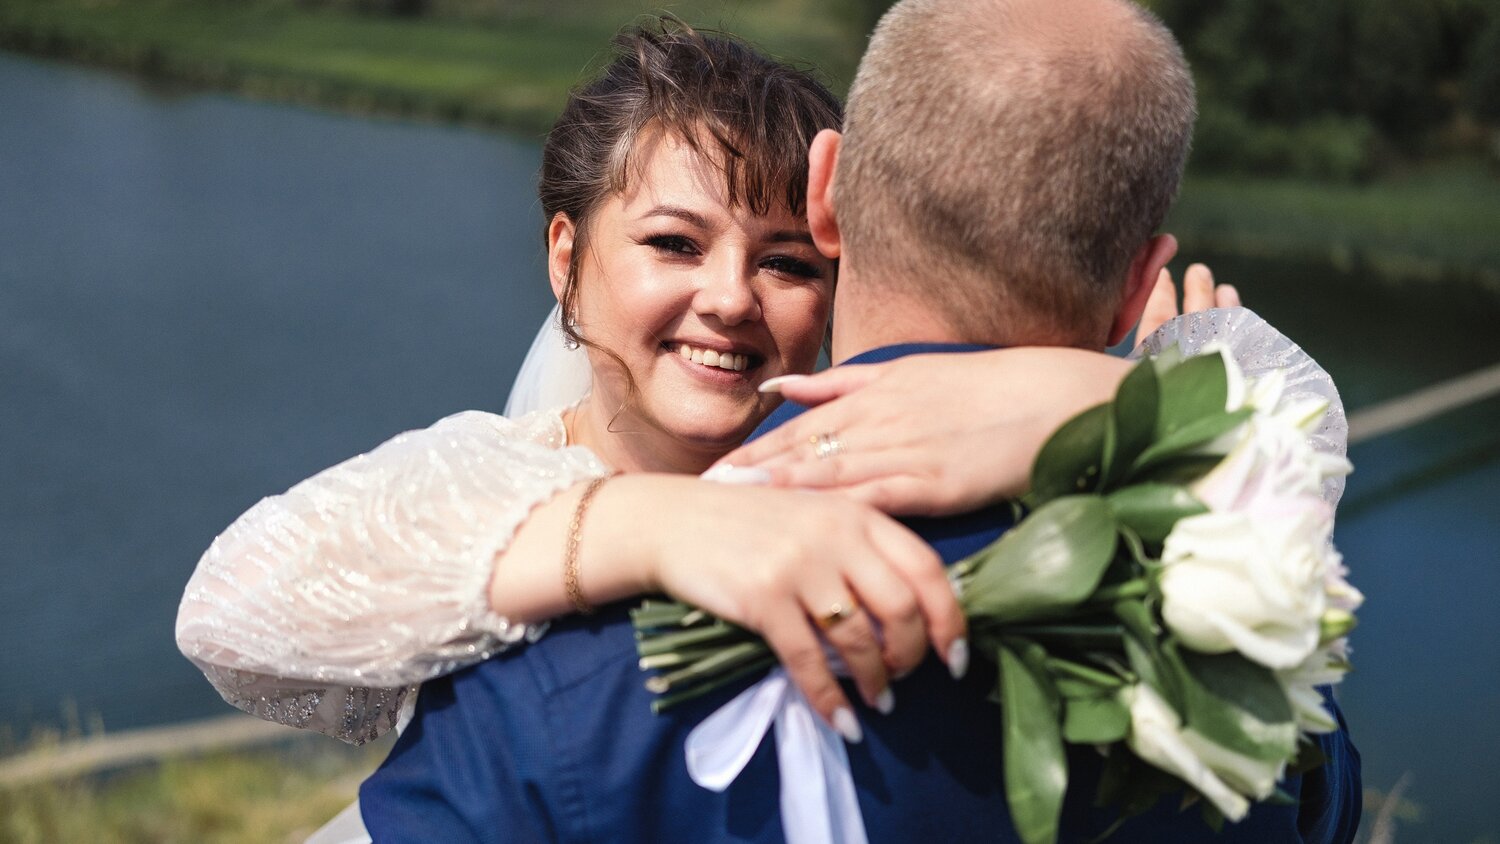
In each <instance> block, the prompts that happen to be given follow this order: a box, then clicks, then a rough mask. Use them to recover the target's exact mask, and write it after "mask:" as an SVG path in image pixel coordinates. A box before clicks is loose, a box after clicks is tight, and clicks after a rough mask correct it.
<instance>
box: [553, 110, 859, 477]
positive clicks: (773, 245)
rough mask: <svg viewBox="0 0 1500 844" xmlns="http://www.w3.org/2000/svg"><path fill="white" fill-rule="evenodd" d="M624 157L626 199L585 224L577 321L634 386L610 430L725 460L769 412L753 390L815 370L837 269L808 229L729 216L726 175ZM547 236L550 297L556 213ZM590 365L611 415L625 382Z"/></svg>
mask: <svg viewBox="0 0 1500 844" xmlns="http://www.w3.org/2000/svg"><path fill="white" fill-rule="evenodd" d="M710 146H711V145H705V148H710ZM635 154H636V155H637V162H639V166H637V167H635V168H634V169H633V170H632V172H631V174H630V179H629V181H630V185H629V187H627V189H626V190H625V191H624V192H622V193H620V194H616V195H613V196H611V197H609V198H608V199H606V200H604V201H603V202H602V203H601V205H600V207H599V208H598V209H597V210H596V212H595V213H594V216H593V218H592V219H591V220H590V221H589V230H588V233H587V237H586V238H585V241H586V243H585V245H584V247H583V250H584V251H583V254H582V255H580V256H578V257H579V261H578V273H579V277H578V298H577V304H576V307H575V311H574V317H575V319H576V320H577V327H578V330H579V332H580V333H581V334H582V336H584V337H585V338H587V339H588V340H590V341H592V342H594V343H597V344H599V345H600V346H602V347H603V348H604V349H607V350H608V351H611V352H614V353H615V354H617V355H619V357H620V359H621V360H623V362H624V365H625V367H626V368H628V369H629V372H630V375H631V376H632V377H633V378H634V381H635V386H636V394H635V396H634V397H633V398H632V399H631V401H630V403H629V405H628V406H627V407H626V410H625V412H624V413H623V414H621V415H620V416H619V418H618V419H616V420H615V422H614V424H613V425H612V426H611V427H612V429H613V430H639V429H640V428H641V427H642V426H645V427H646V428H649V429H655V430H656V431H659V432H661V433H664V434H666V435H667V436H668V437H670V438H671V439H672V440H675V441H676V442H677V443H678V444H679V445H680V446H684V447H686V448H688V449H689V450H691V451H695V452H713V451H716V452H719V453H722V452H723V451H725V450H727V449H729V448H731V447H733V446H734V445H737V444H738V443H739V442H740V441H742V440H743V439H744V438H745V437H746V436H747V435H749V433H750V432H751V431H752V430H754V428H755V426H756V425H757V424H759V422H760V421H761V420H762V419H764V418H765V416H766V414H768V413H769V412H770V411H771V410H772V409H773V408H774V407H775V405H776V403H777V401H778V400H777V399H776V398H775V397H772V396H766V395H762V394H760V393H759V392H757V391H756V387H757V386H759V385H760V383H761V382H763V381H765V380H766V379H768V378H773V377H775V376H777V375H785V374H787V373H793V372H810V371H811V370H812V368H813V366H814V364H815V363H816V360H817V355H818V349H819V346H820V344H821V342H822V339H823V335H824V329H825V326H826V324H827V321H828V310H829V307H830V301H831V291H832V285H833V275H834V265H833V262H832V261H830V260H829V259H827V258H824V257H823V256H822V255H821V254H820V253H819V252H818V251H817V249H816V248H815V247H814V246H813V244H812V239H811V237H810V236H809V234H808V228H807V220H806V218H805V217H797V216H794V215H793V214H792V213H791V212H789V211H787V210H785V209H780V210H777V211H774V212H772V213H770V214H768V215H766V216H757V215H755V214H754V213H753V212H751V211H750V210H749V209H748V208H745V207H743V206H742V205H741V206H738V207H730V205H729V202H728V195H727V187H726V185H725V180H724V176H723V173H722V172H721V171H720V169H719V168H718V167H717V166H715V163H714V162H712V161H709V160H705V158H704V157H703V156H701V155H699V154H698V153H697V152H695V151H694V150H693V149H692V147H690V146H688V145H687V144H686V143H684V142H683V141H682V140H681V139H680V138H678V137H676V136H672V135H656V136H655V137H650V136H645V137H642V138H641V139H640V141H639V143H638V144H637V147H636V153H635ZM549 234H550V237H549V241H550V244H551V249H550V270H551V273H552V278H553V285H554V289H561V285H560V279H566V276H567V262H568V260H569V259H570V258H571V257H572V256H571V252H572V243H573V234H574V232H573V228H572V224H571V222H569V221H568V220H567V219H566V218H565V217H563V216H561V215H559V217H558V218H557V219H555V220H554V221H553V223H552V228H551V231H550V233H549ZM589 356H590V360H591V363H592V365H593V369H594V398H595V399H596V400H597V401H598V405H597V408H598V410H599V411H600V412H602V413H604V414H613V413H614V412H615V411H616V410H617V409H619V408H620V407H621V406H622V405H623V404H624V403H625V401H626V399H627V397H628V396H629V387H628V383H627V380H626V379H625V378H624V377H623V373H622V372H621V369H620V365H619V363H618V362H616V361H615V360H613V359H612V358H611V357H610V356H609V355H608V354H606V353H603V352H600V351H599V350H596V349H590V350H589ZM715 456H716V455H715Z"/></svg>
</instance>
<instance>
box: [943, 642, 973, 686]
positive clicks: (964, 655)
mask: <svg viewBox="0 0 1500 844" xmlns="http://www.w3.org/2000/svg"><path fill="white" fill-rule="evenodd" d="M948 673H949V674H952V675H953V679H955V680H962V679H963V678H964V675H965V674H967V673H969V640H968V639H954V640H953V644H951V645H949V646H948Z"/></svg>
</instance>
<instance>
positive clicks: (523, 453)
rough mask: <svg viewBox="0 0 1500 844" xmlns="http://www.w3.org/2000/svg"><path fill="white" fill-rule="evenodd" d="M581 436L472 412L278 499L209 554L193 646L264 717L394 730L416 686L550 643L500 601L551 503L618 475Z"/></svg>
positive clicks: (193, 614)
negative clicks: (512, 551)
mask: <svg viewBox="0 0 1500 844" xmlns="http://www.w3.org/2000/svg"><path fill="white" fill-rule="evenodd" d="M565 440H566V433H565V431H564V429H563V426H562V420H561V418H560V417H559V416H558V414H557V413H556V412H540V413H534V414H530V415H528V416H526V417H523V418H521V419H518V420H514V421H512V420H510V419H507V418H505V417H502V416H495V415H493V414H488V413H480V412H477V411H471V412H467V413H460V414H457V415H455V416H450V417H448V418H446V419H443V420H442V421H440V422H438V423H437V424H435V425H433V426H432V427H430V428H426V429H424V430H420V431H411V432H407V433H405V434H401V435H400V436H397V437H395V438H394V439H392V440H390V441H388V442H386V443H384V444H382V445H381V446H380V447H378V448H376V449H375V450H374V451H371V452H370V453H368V454H364V455H360V456H359V457H355V458H353V459H351V460H348V461H345V462H344V463H341V464H339V465H337V466H334V467H333V468H331V469H328V470H326V471H324V472H321V473H319V474H317V475H314V476H313V477H311V478H309V479H307V480H305V481H303V482H301V483H299V484H297V485H296V486H294V487H292V488H291V489H290V490H288V491H287V492H286V493H284V494H282V495H278V496H274V497H272V498H267V499H264V500H262V501H261V502H260V503H258V504H256V505H255V506H254V507H252V508H250V510H249V511H248V512H246V513H245V514H244V515H243V516H241V517H240V518H239V519H238V520H236V521H235V523H234V524H232V525H230V526H229V528H228V529H227V530H225V531H224V533H222V534H220V536H219V537H218V538H217V539H215V540H214V542H213V545H212V546H210V547H209V549H208V551H207V552H205V553H204V555H203V558H202V559H201V560H199V562H198V568H197V570H196V571H194V572H193V576H192V579H191V580H189V581H188V585H187V591H186V593H185V594H184V595H183V599H182V605H181V607H180V608H179V610H178V615H177V644H178V647H179V648H181V650H182V652H183V654H185V655H186V656H187V657H188V659H190V660H192V661H193V662H194V663H195V664H196V665H198V667H200V668H201V669H203V672H204V673H205V674H206V675H207V676H208V679H209V681H210V682H212V683H213V684H214V687H215V688H217V689H218V690H219V693H220V694H222V695H223V696H224V699H225V700H226V701H228V702H229V703H231V704H233V705H235V706H237V707H239V708H240V709H243V710H245V711H246V712H249V713H251V714H254V715H258V716H260V717H262V718H266V719H268V720H272V721H277V722H279V723H283V724H287V725H290V726H293V727H300V728H306V729H312V730H317V731H318V732H322V733H327V734H328V735H331V736H334V737H336V738H339V739H342V740H344V741H347V742H351V743H355V744H359V743H362V742H364V741H368V740H370V739H372V738H374V737H376V736H378V735H380V734H381V733H384V732H385V731H386V730H388V729H390V728H391V727H393V726H395V723H396V719H397V717H398V714H399V712H400V709H401V703H402V699H403V698H404V697H405V696H406V694H407V692H408V691H409V690H410V689H411V687H413V686H415V685H416V684H418V683H420V682H422V681H424V680H427V679H430V678H433V677H437V676H440V675H443V674H446V673H449V672H452V671H454V670H456V669H458V668H461V667H463V666H465V665H469V664H471V663H474V662H478V661H480V660H482V659H485V658H487V657H488V656H490V655H491V654H493V653H495V652H497V651H499V650H501V649H503V648H504V647H506V646H507V645H510V644H513V643H515V642H517V641H520V640H521V639H523V638H526V637H528V636H530V637H533V638H534V637H535V635H537V634H539V633H540V630H539V629H532V628H527V627H526V626H523V625H519V624H511V623H510V622H508V621H507V620H506V619H504V618H502V617H500V616H498V615H496V614H494V613H493V612H491V611H490V609H489V601H488V597H487V594H486V589H487V586H488V583H489V579H490V574H491V570H492V568H493V565H494V559H495V556H496V555H497V554H499V553H500V552H502V551H504V550H505V548H506V547H507V546H508V545H509V543H510V540H511V537H512V536H513V535H514V533H515V531H516V529H517V528H518V527H519V526H520V524H521V523H522V522H523V521H524V520H525V518H526V516H527V514H528V513H530V511H531V509H532V508H533V507H535V506H536V505H538V504H540V503H542V502H544V501H547V500H548V499H550V498H551V497H552V496H553V495H555V494H556V493H558V492H559V491H561V490H563V489H566V488H567V487H569V486H572V485H573V484H575V483H578V482H579V481H581V480H584V479H587V478H592V477H598V476H600V475H603V474H605V473H606V472H607V471H608V470H607V468H606V467H605V466H604V465H603V463H601V462H600V461H599V459H598V458H597V457H595V456H594V455H593V453H592V452H590V451H588V450H587V449H584V448H578V447H571V448H566V447H563V446H564V443H565Z"/></svg>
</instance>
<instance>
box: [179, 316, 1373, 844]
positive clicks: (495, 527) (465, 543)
mask: <svg viewBox="0 0 1500 844" xmlns="http://www.w3.org/2000/svg"><path fill="white" fill-rule="evenodd" d="M1215 342H1217V343H1223V344H1225V345H1227V346H1228V348H1229V350H1230V352H1231V354H1232V355H1233V356H1234V357H1235V358H1236V360H1237V361H1238V362H1239V364H1240V366H1241V368H1242V369H1243V370H1244V371H1245V374H1246V375H1247V376H1249V377H1252V378H1253V377H1255V376H1256V375H1257V374H1258V373H1262V372H1265V371H1268V370H1273V369H1280V370H1283V371H1284V372H1285V373H1286V375H1287V381H1288V387H1287V394H1288V395H1289V396H1295V395H1299V394H1300V395H1316V396H1318V397H1321V398H1324V399H1327V400H1328V401H1329V403H1330V409H1329V412H1328V414H1327V417H1326V420H1325V423H1324V426H1323V428H1322V429H1320V430H1319V431H1318V432H1317V433H1316V434H1315V435H1314V442H1315V445H1316V447H1317V448H1318V449H1319V450H1320V451H1324V452H1327V453H1334V454H1339V455H1342V454H1343V453H1344V442H1345V437H1346V434H1347V424H1346V422H1345V418H1344V412H1343V407H1342V404H1341V403H1340V402H1339V399H1338V393H1337V391H1336V390H1335V388H1334V386H1333V382H1332V380H1331V379H1330V378H1329V377H1328V374H1327V373H1326V372H1324V371H1323V370H1322V369H1321V368H1320V367H1319V366H1318V365H1317V363H1316V362H1315V361H1313V360H1312V358H1310V357H1309V356H1308V355H1307V354H1306V353H1304V352H1303V351H1302V350H1301V349H1300V348H1299V347H1298V346H1297V345H1296V344H1295V343H1292V342H1291V341H1290V340H1288V339H1287V338H1286V337H1284V336H1282V335H1281V334H1280V333H1278V332H1277V331H1276V330H1275V329H1273V328H1271V326H1269V325H1268V324H1266V323H1265V321H1264V320H1261V319H1260V318H1259V317H1258V316H1256V315H1255V314H1254V313H1252V312H1250V311H1248V310H1245V309H1242V308H1235V309H1228V310H1214V311H1207V312H1203V313H1198V314H1188V315H1185V316H1182V317H1178V318H1177V319H1175V320H1173V321H1172V322H1169V323H1168V324H1167V325H1165V326H1163V327H1162V328H1161V329H1160V330H1158V331H1157V332H1156V333H1155V334H1153V335H1152V336H1151V337H1149V338H1147V339H1146V340H1145V342H1143V343H1142V344H1141V347H1140V349H1138V350H1137V353H1138V354H1139V353H1142V352H1144V353H1147V354H1152V353H1155V352H1157V351H1160V350H1161V349H1163V348H1166V347H1168V346H1170V345H1172V344H1174V343H1176V344H1178V345H1180V346H1181V347H1182V348H1183V351H1185V352H1187V353H1189V354H1191V353H1193V352H1195V351H1197V350H1199V349H1201V348H1203V347H1204V346H1206V345H1208V344H1210V343H1215ZM587 389H588V366H587V360H586V358H585V356H584V355H583V353H582V352H579V351H576V350H568V349H566V348H565V347H564V345H563V342H562V335H561V332H560V331H559V330H558V329H557V326H556V311H555V310H554V313H553V316H552V317H549V320H548V322H547V324H545V325H544V326H543V328H542V331H541V332H540V333H539V334H538V337H537V341H536V343H534V344H533V347H532V352H531V354H530V355H529V356H528V358H527V362H526V364H525V365H523V367H522V373H521V376H520V377H519V378H518V379H517V383H516V387H515V388H514V389H513V391H512V396H511V401H510V402H509V403H508V405H507V413H508V414H510V415H508V416H498V415H495V414H491V413H483V412H479V411H468V412H464V413H459V414H456V415H454V416H450V417H447V418H445V419H443V420H441V421H439V422H437V423H436V424H434V425H432V426H431V427H429V428H426V429H422V430H418V431H409V432H406V433H403V434H400V435H399V436H397V437H395V438H393V439H391V440H389V441H387V442H386V443H384V444H382V445H380V446H379V447H377V448H376V449H374V450H373V451H371V452H369V453H367V454H363V455H360V456H357V457H354V458H352V459H350V460H347V461H345V462H343V463H340V464H339V465H337V466H334V467H332V468H330V469H327V470H325V471H323V472H320V473H318V474H317V475H314V476H313V477H311V478H308V479H307V480H305V481H302V482H301V483H299V484H297V485H296V486H294V487H292V488H291V489H290V490H288V491H287V492H285V493H283V494H281V495H277V496H273V497H270V498H266V499H263V500H262V501H260V502H259V503H257V504H256V505H255V506H254V507H252V508H251V509H250V510H249V511H247V512H246V513H245V514H244V515H242V516H240V517H239V518H238V519H237V520H235V522H234V523H233V524H232V525H230V526H229V528H228V529H227V530H225V531H224V533H222V534H220V535H219V537H218V538H217V539H215V540H214V542H213V544H212V545H211V546H210V547H209V549H208V551H207V552H205V553H204V555H203V557H202V559H200V560H199V562H198V567H197V569H196V570H195V571H194V573H193V576H192V578H191V579H190V580H189V582H188V585H187V589H186V591H185V594H184V595H183V599H182V603H181V606H180V608H179V611H178V617H177V643H178V647H179V648H180V649H181V650H182V652H183V654H185V655H186V656H187V657H188V659H190V660H192V661H193V663H194V664H195V665H197V666H198V667H199V668H200V669H202V670H203V672H204V674H205V675H206V676H207V677H208V679H209V682H211V683H212V684H213V685H214V687H215V688H216V689H217V690H218V691H219V693H220V694H221V695H222V696H223V697H224V699H225V700H226V701H228V702H229V703H230V704H232V705H234V706H236V707H238V708H240V709H242V710H244V711H246V712H249V713H251V714H253V715H257V716H259V717H261V718H265V719H267V720H271V721H276V722H278V723H282V724H287V725H289V726H292V727H297V728H302V729H310V730H316V731H318V732H321V733H325V734H327V735H330V736H333V737H335V738H338V739H340V740H342V741H345V742H349V743H353V744H361V743H364V742H366V741H369V740H371V739H374V738H376V737H377V736H379V735H381V734H383V733H384V732H386V731H388V730H390V729H392V728H394V727H395V726H396V725H397V722H398V720H400V714H401V711H402V709H403V705H404V704H406V705H407V706H406V708H409V704H410V702H411V701H412V700H413V695H412V692H413V691H414V689H415V687H416V686H417V685H419V684H420V683H422V682H423V681H425V680H429V679H432V678H434V677H438V676H442V675H444V674H447V673H450V672H452V671H456V670H458V669H460V668H463V667H465V666H468V665H471V664H473V663H476V662H479V661H481V660H484V659H486V658H488V657H490V656H492V655H494V654H495V653H498V652H499V651H501V650H503V649H505V648H507V647H510V646H513V645H515V644H517V643H519V642H523V641H527V640H534V639H535V638H536V637H537V636H538V635H540V634H541V632H542V629H541V628H538V627H527V626H524V625H520V624H513V623H511V622H510V621H508V620H507V619H505V618H502V617H500V616H498V615H496V614H495V613H493V612H492V611H490V609H489V602H488V595H487V587H488V584H489V579H490V573H491V568H492V566H493V563H494V559H495V557H496V555H497V554H499V553H501V552H503V551H504V550H505V548H506V546H507V545H508V544H509V542H510V541H511V538H512V537H513V536H514V534H515V531H516V530H517V528H518V527H519V526H520V524H521V523H522V522H523V521H524V520H525V519H526V516H527V514H528V513H529V512H530V511H531V509H532V508H534V507H536V506H537V505H538V504H541V503H543V502H545V501H547V500H549V499H550V498H551V497H552V496H553V495H555V494H557V493H558V492H560V491H562V490H564V489H566V488H568V487H570V486H572V485H574V484H576V483H578V482H580V481H583V480H586V479H589V478H594V477H599V476H602V475H604V474H606V473H608V471H609V467H607V466H605V465H604V463H603V462H602V461H601V460H600V459H599V458H598V457H597V456H595V455H594V454H593V453H592V452H590V451H589V450H587V449H585V448H582V447H579V446H569V445H568V444H567V442H566V440H567V434H566V429H565V428H564V426H563V422H562V417H561V409H563V408H566V407H567V406H570V405H571V404H573V403H576V402H577V401H578V400H579V399H581V398H582V396H583V395H584V394H585V393H586V392H587ZM523 411H524V412H523ZM1331 484H1333V485H1332V486H1330V487H1329V488H1328V489H1325V494H1326V497H1329V498H1330V500H1331V501H1334V502H1336V501H1337V498H1338V496H1339V494H1340V493H1341V492H1342V481H1341V480H1340V481H1336V482H1331ZM310 840H311V841H316V842H320V844H324V842H333V841H358V840H368V838H367V837H366V836H365V835H364V830H363V826H362V825H361V824H359V816H358V813H357V809H356V808H355V807H351V809H350V810H349V811H346V812H345V813H344V814H342V815H340V820H339V822H338V823H337V824H330V826H329V827H325V828H324V829H323V830H320V831H319V833H317V834H316V835H315V836H314V837H313V838H312V839H310Z"/></svg>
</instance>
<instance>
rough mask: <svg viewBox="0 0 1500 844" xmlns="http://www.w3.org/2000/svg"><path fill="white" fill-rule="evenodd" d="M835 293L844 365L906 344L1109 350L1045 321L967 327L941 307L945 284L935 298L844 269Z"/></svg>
mask: <svg viewBox="0 0 1500 844" xmlns="http://www.w3.org/2000/svg"><path fill="white" fill-rule="evenodd" d="M839 272H840V276H839V286H838V290H837V292H836V293H835V294H834V306H833V346H832V348H831V349H830V355H829V356H830V357H831V358H832V361H833V363H835V364H839V363H843V362H844V361H846V360H848V359H849V358H851V357H854V356H855V355H857V354H860V353H861V352H867V351H869V350H871V349H877V348H880V347H883V346H894V345H897V344H902V343H974V344H978V345H984V346H1063V347H1068V348H1078V349H1087V350H1089V351H1098V352H1102V351H1104V341H1103V339H1102V338H1099V339H1090V338H1082V337H1072V336H1064V335H1061V334H1057V333H1056V332H1055V331H1054V330H1050V329H1048V328H1044V327H1042V326H1040V325H1031V326H1028V325H1015V324H1006V321H1005V320H1003V319H997V320H996V321H995V323H994V324H993V325H992V326H991V327H990V330H989V331H986V332H983V333H982V334H976V333H975V332H973V331H965V330H962V329H960V328H958V327H957V326H955V325H954V324H953V321H952V320H951V319H950V318H949V317H948V316H947V315H946V314H945V313H944V312H943V310H942V309H941V308H939V307H937V306H936V304H935V303H934V301H933V300H935V299H936V298H938V297H940V296H942V292H943V291H942V287H941V286H940V285H937V284H933V285H931V286H930V288H929V289H930V290H931V291H932V293H933V296H932V297H921V296H914V295H911V294H910V293H907V292H906V291H907V290H908V289H921V288H920V286H918V285H904V284H882V283H875V284H872V283H869V282H868V281H867V279H866V278H864V277H863V276H861V275H854V274H852V273H851V272H850V270H849V268H848V264H847V263H846V264H845V268H841V269H840V271H839Z"/></svg>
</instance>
